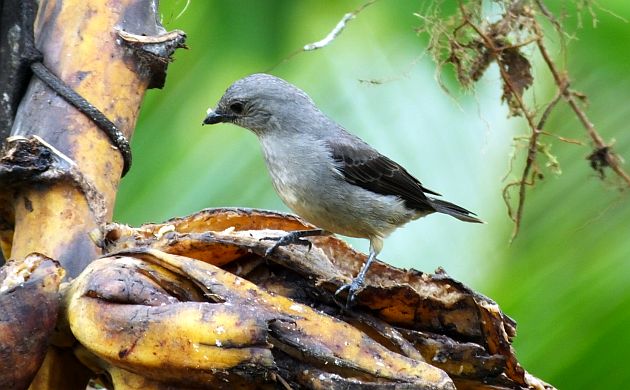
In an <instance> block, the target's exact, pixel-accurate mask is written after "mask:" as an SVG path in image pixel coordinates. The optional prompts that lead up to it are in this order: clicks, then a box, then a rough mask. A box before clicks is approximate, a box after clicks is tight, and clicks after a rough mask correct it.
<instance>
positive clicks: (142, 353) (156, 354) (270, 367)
mask: <svg viewBox="0 0 630 390" xmlns="http://www.w3.org/2000/svg"><path fill="white" fill-rule="evenodd" d="M123 255H124V256H135V258H132V257H122V256H123ZM112 267H121V268H122V269H129V268H132V269H136V270H143V271H142V272H138V273H136V274H142V273H144V274H147V269H149V268H153V267H161V268H164V269H167V270H169V271H170V272H173V273H176V274H179V275H180V276H184V275H185V276H187V277H188V278H189V279H190V280H193V281H194V282H195V283H196V284H197V286H199V288H200V289H201V290H203V292H204V293H205V294H206V296H207V297H209V298H210V299H212V300H215V301H217V303H210V302H180V301H176V302H175V301H173V300H172V299H169V298H168V296H169V294H168V292H167V291H166V290H165V289H163V288H162V287H160V284H159V283H157V282H150V283H146V282H145V285H144V287H143V293H142V294H143V295H142V297H141V301H142V302H143V303H144V304H133V303H132V304H129V303H126V302H125V301H124V300H123V299H124V298H125V296H124V295H123V294H124V292H127V293H128V289H127V290H126V289H125V288H121V289H120V292H121V294H119V295H120V296H119V297H118V298H116V294H115V293H114V292H115V291H116V288H112V287H111V286H110V287H107V286H108V283H120V282H117V281H116V280H112V279H111V278H109V279H99V277H98V275H99V274H103V272H105V269H107V268H109V269H111V268H112ZM110 276H111V275H110ZM152 283H153V284H152ZM127 285H128V286H132V285H133V283H127ZM151 289H152V291H151V292H150V293H147V291H149V290H151ZM99 290H101V292H103V291H105V292H106V293H107V296H108V300H104V299H103V298H102V296H103V294H100V293H99ZM128 296H129V295H127V297H128ZM128 300H129V299H128V298H127V301H128ZM134 303H135V302H134ZM68 313H69V314H68V316H69V322H70V326H71V329H72V331H73V333H74V334H75V336H76V337H77V339H78V340H79V341H80V342H81V343H82V344H83V345H84V346H85V347H86V348H88V349H89V350H90V351H91V352H93V353H94V354H96V355H97V356H99V357H100V358H102V359H104V360H105V361H107V362H108V363H110V364H112V365H114V366H116V367H120V368H123V369H125V370H128V371H131V372H134V373H137V374H141V375H142V376H146V377H147V378H151V379H154V380H162V381H167V382H171V381H177V383H182V378H185V379H184V381H185V383H189V384H191V385H193V384H194V385H199V384H202V383H205V384H209V383H215V384H217V385H220V384H221V383H224V382H223V381H225V380H228V381H230V383H232V384H234V383H236V382H238V381H242V380H246V379H247V378H249V379H251V378H259V380H260V379H262V380H266V379H269V378H270V375H271V374H272V373H273V372H275V371H276V367H275V360H274V357H273V355H272V347H276V348H279V349H280V350H283V351H286V352H287V353H289V354H291V355H293V356H294V358H296V359H307V360H309V361H314V362H319V363H318V364H320V365H323V366H328V367H330V368H331V369H332V368H336V369H346V370H350V371H351V372H354V373H355V374H356V375H359V376H363V377H366V378H368V383H369V381H370V379H369V378H372V379H371V380H376V378H380V379H379V381H383V380H385V381H386V382H387V381H394V382H403V383H410V384H411V383H413V384H418V386H421V387H423V388H429V389H453V388H454V386H453V384H452V381H451V380H450V378H448V376H447V375H446V374H445V373H444V372H443V371H441V370H440V369H438V368H435V367H433V366H431V365H429V364H426V363H424V362H421V361H417V360H413V359H409V358H407V357H404V356H402V355H400V354H397V353H394V352H392V351H390V350H388V349H386V348H385V347H383V346H382V345H380V344H378V343H376V342H375V341H374V340H372V339H371V338H369V337H368V336H366V335H365V334H363V333H362V332H361V331H359V330H358V329H356V328H354V327H352V326H350V325H348V324H346V323H344V322H342V321H339V320H337V319H335V318H333V317H329V316H327V315H325V314H323V313H320V312H318V311H316V310H314V309H312V308H310V307H309V306H305V305H301V304H298V303H295V302H294V301H292V300H290V299H288V298H285V297H282V296H274V295H271V294H269V293H267V292H265V291H264V290H261V289H259V288H258V287H256V286H255V285H254V284H252V283H250V282H248V281H246V280H244V279H242V278H239V277H237V276H235V275H233V274H230V273H228V272H226V271H224V270H222V269H220V268H217V267H215V266H212V265H209V264H205V263H202V262H199V261H195V260H193V259H189V258H186V257H183V256H175V255H169V254H166V253H163V252H159V251H156V250H147V251H142V252H136V253H125V254H123V253H121V254H119V256H116V257H110V258H105V259H100V260H97V261H95V262H94V263H92V264H91V265H90V266H89V267H88V269H86V272H84V273H83V274H82V275H81V277H80V278H79V279H78V280H77V281H76V282H75V283H74V286H73V291H71V293H70V298H69V304H68ZM270 342H274V344H275V345H271V344H270ZM249 383H251V381H250V382H249Z"/></svg>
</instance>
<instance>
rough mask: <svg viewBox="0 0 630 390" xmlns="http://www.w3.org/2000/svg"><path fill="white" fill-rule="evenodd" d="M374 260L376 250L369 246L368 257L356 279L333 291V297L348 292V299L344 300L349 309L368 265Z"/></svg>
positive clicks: (361, 283) (361, 284)
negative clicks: (344, 291)
mask: <svg viewBox="0 0 630 390" xmlns="http://www.w3.org/2000/svg"><path fill="white" fill-rule="evenodd" d="M375 258H376V250H375V249H374V247H373V246H372V245H370V255H369V256H368V258H367V260H366V261H365V263H364V264H363V267H361V270H360V271H359V273H358V274H357V277H356V278H354V279H352V282H350V284H344V285H343V286H341V287H339V288H338V289H337V291H335V296H336V295H339V293H340V292H342V291H343V290H348V297H347V298H346V307H350V306H352V305H353V304H354V298H355V294H356V292H357V291H359V289H360V288H361V286H363V282H364V280H365V275H366V274H367V272H368V269H369V268H370V265H371V264H372V262H373V261H374V259H375Z"/></svg>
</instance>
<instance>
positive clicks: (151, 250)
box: [60, 209, 551, 389]
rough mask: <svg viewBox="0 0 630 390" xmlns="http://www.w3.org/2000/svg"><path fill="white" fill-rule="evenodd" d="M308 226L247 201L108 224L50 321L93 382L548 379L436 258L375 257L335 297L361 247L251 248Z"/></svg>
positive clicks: (265, 384)
mask: <svg viewBox="0 0 630 390" xmlns="http://www.w3.org/2000/svg"><path fill="white" fill-rule="evenodd" d="M310 227H311V226H309V225H308V224H307V223H305V222H303V221H301V220H300V219H298V218H297V217H294V216H290V215H285V214H280V213H273V212H268V211H259V210H250V209H213V210H203V211H201V212H199V213H197V214H194V215H191V216H188V217H184V218H177V219H173V220H170V221H167V222H165V223H163V224H151V225H144V226H142V227H139V228H131V227H128V226H124V225H118V224H110V225H108V226H107V227H106V228H105V229H104V231H103V232H100V233H99V234H94V239H95V240H97V241H98V243H99V244H100V245H101V246H102V248H103V249H104V250H105V251H106V253H108V254H107V255H106V256H105V257H103V258H101V259H98V260H96V261H94V262H93V263H91V264H90V265H89V266H88V267H87V268H86V269H85V271H84V272H82V273H81V275H80V276H79V277H78V278H77V279H75V280H74V281H73V282H72V283H71V284H70V285H69V287H68V288H67V289H66V290H65V292H64V300H63V305H62V306H63V310H62V317H63V318H62V319H61V320H60V323H63V322H64V321H65V323H67V329H68V332H69V333H70V334H71V335H72V336H73V337H76V340H77V341H78V343H76V344H75V345H76V346H75V347H74V348H75V355H76V356H77V357H78V358H79V359H80V360H81V362H82V363H83V364H85V365H86V366H88V367H90V368H91V369H92V370H93V371H94V372H96V373H99V374H101V376H100V377H101V378H102V379H101V383H102V384H103V385H104V386H105V387H107V388H115V389H140V388H143V389H146V388H148V389H150V388H156V389H157V388H165V387H168V388H225V389H233V388H245V389H247V388H269V389H275V388H281V389H282V388H285V389H291V388H293V389H297V388H310V389H347V388H359V387H360V388H363V387H366V388H379V389H380V388H383V389H415V388H418V389H454V388H455V387H457V388H465V389H526V388H536V389H549V388H551V386H549V385H547V384H545V383H543V382H542V381H540V380H538V379H536V378H534V377H533V376H531V375H529V374H528V373H527V372H526V371H525V370H524V369H523V368H522V367H521V366H520V365H519V363H518V361H517V360H516V357H515V355H514V352H513V350H512V348H511V339H512V337H514V335H515V323H514V322H513V321H512V320H511V319H509V318H508V317H507V316H505V315H504V314H503V313H502V312H501V311H500V309H499V308H498V306H497V305H496V304H495V303H494V302H492V301H491V300H490V299H488V298H486V297H483V296H481V295H479V294H477V293H475V292H473V291H472V290H470V289H469V288H467V287H466V286H464V285H462V284H461V283H459V282H457V281H455V280H453V279H452V278H450V277H449V276H448V275H446V274H445V273H444V272H443V271H440V272H438V273H436V274H434V275H431V274H425V273H422V272H419V271H414V270H411V271H406V270H401V269H397V268H394V267H391V266H389V265H387V264H384V263H377V264H375V265H374V269H373V270H372V271H371V272H370V274H369V275H368V278H367V280H366V286H365V288H364V289H363V290H362V291H360V292H359V293H358V296H357V304H356V306H354V307H353V308H351V309H348V310H346V309H345V308H344V307H343V304H339V303H337V302H336V297H335V295H334V291H335V290H336V289H337V288H338V287H339V286H341V285H342V284H345V283H347V282H349V281H350V279H351V277H352V276H353V275H354V274H355V273H356V272H357V271H358V269H359V268H360V266H361V264H362V263H363V261H364V260H365V255H363V254H360V253H357V252H355V251H354V250H352V249H351V248H350V247H349V246H348V245H346V244H345V243H344V242H343V241H341V240H338V239H336V238H335V237H333V236H323V237H317V238H313V239H312V242H313V246H312V248H310V249H309V248H307V247H302V246H288V247H280V248H277V249H276V250H275V251H274V252H273V253H272V254H271V255H270V256H268V257H267V258H265V257H264V253H265V250H266V249H267V248H268V247H269V246H270V245H272V244H273V243H272V242H270V241H267V240H261V238H263V237H270V236H277V235H281V234H285V232H286V231H288V230H298V229H307V228H310ZM169 386H170V387H169Z"/></svg>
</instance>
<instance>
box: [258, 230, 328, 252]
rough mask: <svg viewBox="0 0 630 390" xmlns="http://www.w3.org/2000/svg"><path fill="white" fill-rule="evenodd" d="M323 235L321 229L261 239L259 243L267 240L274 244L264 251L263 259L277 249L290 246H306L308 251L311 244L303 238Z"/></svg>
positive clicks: (298, 231) (295, 231) (297, 231)
mask: <svg viewBox="0 0 630 390" xmlns="http://www.w3.org/2000/svg"><path fill="white" fill-rule="evenodd" d="M323 233H324V231H323V230H322V229H309V230H294V231H292V232H289V233H287V234H285V235H284V236H280V237H263V238H261V239H260V241H262V240H269V241H275V242H276V243H275V244H273V245H272V246H270V247H269V248H267V250H266V251H265V257H267V256H269V255H270V254H272V253H273V251H275V250H276V248H277V247H279V246H287V245H291V244H294V245H305V246H308V250H309V251H310V250H311V247H312V246H313V243H312V242H310V241H309V240H305V239H304V237H312V236H321V235H322V234H323Z"/></svg>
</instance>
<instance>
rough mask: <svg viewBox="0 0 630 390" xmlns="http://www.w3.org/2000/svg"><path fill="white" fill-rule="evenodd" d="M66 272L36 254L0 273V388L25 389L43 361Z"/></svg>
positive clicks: (11, 263)
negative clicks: (60, 287)
mask: <svg viewBox="0 0 630 390" xmlns="http://www.w3.org/2000/svg"><path fill="white" fill-rule="evenodd" d="M63 277H64V270H63V269H62V268H61V267H60V266H59V264H58V263H57V262H56V261H54V260H52V259H50V258H48V257H46V256H44V255H41V254H37V253H32V254H30V255H29V256H27V257H26V258H25V259H24V260H23V261H19V262H18V261H9V262H8V263H7V264H6V265H5V266H3V267H2V268H1V269H0V372H1V373H2V375H0V388H1V389H25V388H27V387H28V385H29V384H30V383H31V380H32V379H33V377H34V376H35V373H36V372H37V370H38V369H39V367H40V365H41V364H42V362H43V361H44V356H45V355H46V350H47V348H48V339H49V337H50V335H51V334H52V332H53V329H54V327H55V322H56V320H57V312H58V309H59V301H60V298H61V295H60V294H59V286H60V284H61V280H62V279H63Z"/></svg>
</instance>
